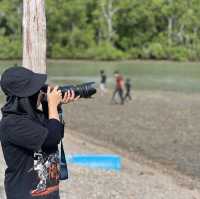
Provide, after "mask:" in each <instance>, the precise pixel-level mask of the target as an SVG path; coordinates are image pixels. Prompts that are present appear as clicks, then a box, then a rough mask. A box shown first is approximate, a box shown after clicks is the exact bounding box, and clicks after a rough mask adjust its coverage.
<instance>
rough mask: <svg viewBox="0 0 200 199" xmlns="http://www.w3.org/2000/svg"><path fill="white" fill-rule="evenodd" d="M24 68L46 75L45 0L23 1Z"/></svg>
mask: <svg viewBox="0 0 200 199" xmlns="http://www.w3.org/2000/svg"><path fill="white" fill-rule="evenodd" d="M22 62H23V67H26V68H29V69H30V70H32V71H34V72H37V73H46V15H45V0H23V61H22Z"/></svg>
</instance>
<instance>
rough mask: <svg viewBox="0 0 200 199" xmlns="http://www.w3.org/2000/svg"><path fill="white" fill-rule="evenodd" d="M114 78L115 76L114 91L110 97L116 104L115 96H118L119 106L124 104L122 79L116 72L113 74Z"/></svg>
mask: <svg viewBox="0 0 200 199" xmlns="http://www.w3.org/2000/svg"><path fill="white" fill-rule="evenodd" d="M114 76H115V84H116V85H115V90H114V92H113V96H112V102H113V101H114V102H115V103H117V101H116V95H117V94H118V96H119V98H120V104H124V96H123V93H124V79H123V76H122V75H121V74H120V73H119V72H118V71H115V72H114Z"/></svg>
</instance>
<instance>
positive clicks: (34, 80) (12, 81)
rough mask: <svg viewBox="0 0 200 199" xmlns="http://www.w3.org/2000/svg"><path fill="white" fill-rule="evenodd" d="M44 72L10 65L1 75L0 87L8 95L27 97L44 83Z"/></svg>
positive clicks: (45, 77) (45, 76)
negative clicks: (40, 72) (35, 71)
mask: <svg viewBox="0 0 200 199" xmlns="http://www.w3.org/2000/svg"><path fill="white" fill-rule="evenodd" d="M46 79H47V75H46V74H39V73H34V72H33V71H31V70H28V69H27V68H23V67H16V66H14V67H11V68H9V69H7V70H5V71H4V72H3V74H2V76H1V88H2V90H3V92H4V93H5V94H6V95H8V96H13V95H14V96H17V97H29V96H31V95H34V94H35V93H37V92H38V91H39V90H40V89H41V88H42V86H43V85H44V84H45V82H46Z"/></svg>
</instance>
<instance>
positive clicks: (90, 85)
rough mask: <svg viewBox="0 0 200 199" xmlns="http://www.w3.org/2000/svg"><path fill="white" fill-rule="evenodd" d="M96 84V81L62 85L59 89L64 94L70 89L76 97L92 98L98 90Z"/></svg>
mask: <svg viewBox="0 0 200 199" xmlns="http://www.w3.org/2000/svg"><path fill="white" fill-rule="evenodd" d="M94 84H95V82H87V83H84V84H80V85H76V86H73V85H66V86H60V87H59V89H60V90H61V92H62V95H63V96H64V94H65V93H66V92H67V91H68V90H73V91H74V93H75V97H77V96H80V98H90V97H91V96H92V95H94V94H95V93H96V92H97V91H96V88H95V87H94Z"/></svg>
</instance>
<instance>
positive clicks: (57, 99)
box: [47, 86, 62, 108]
mask: <svg viewBox="0 0 200 199" xmlns="http://www.w3.org/2000/svg"><path fill="white" fill-rule="evenodd" d="M47 100H48V104H49V105H50V106H54V107H56V108H57V106H58V105H59V104H60V103H61V101H62V93H61V90H58V86H55V87H54V88H52V87H48V89H47Z"/></svg>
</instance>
